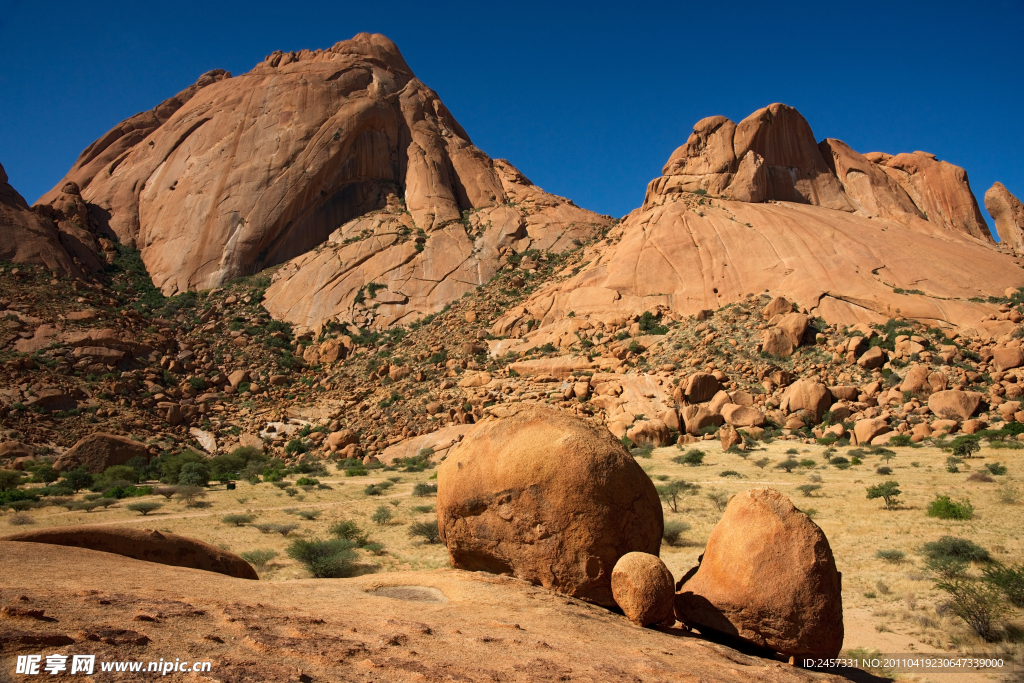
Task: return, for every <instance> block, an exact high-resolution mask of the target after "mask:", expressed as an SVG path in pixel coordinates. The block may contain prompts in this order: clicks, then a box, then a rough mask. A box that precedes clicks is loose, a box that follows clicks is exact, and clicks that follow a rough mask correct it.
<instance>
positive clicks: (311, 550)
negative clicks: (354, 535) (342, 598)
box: [285, 538, 356, 579]
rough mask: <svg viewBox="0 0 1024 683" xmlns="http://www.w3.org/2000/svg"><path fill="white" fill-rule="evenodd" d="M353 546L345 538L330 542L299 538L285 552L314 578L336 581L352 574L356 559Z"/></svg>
mask: <svg viewBox="0 0 1024 683" xmlns="http://www.w3.org/2000/svg"><path fill="white" fill-rule="evenodd" d="M353 545H354V544H353V543H352V542H351V541H348V540H345V539H343V538H334V539H331V540H328V541H323V540H320V539H311V540H305V539H301V538H297V539H295V540H294V541H292V543H291V545H289V546H288V549H287V550H286V551H285V552H287V553H288V557H290V558H292V559H294V560H298V561H299V562H301V563H302V564H303V565H305V567H306V570H307V571H309V573H310V574H312V575H313V578H316V579H336V578H340V577H343V576H348V575H349V574H351V573H352V563H353V562H354V561H355V559H356V554H355V552H353V551H352V547H353Z"/></svg>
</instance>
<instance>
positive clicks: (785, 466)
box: [775, 458, 800, 474]
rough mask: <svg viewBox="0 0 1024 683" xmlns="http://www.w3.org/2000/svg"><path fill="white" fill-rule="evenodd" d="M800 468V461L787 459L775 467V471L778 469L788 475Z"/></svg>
mask: <svg viewBox="0 0 1024 683" xmlns="http://www.w3.org/2000/svg"><path fill="white" fill-rule="evenodd" d="M799 466H800V461H799V460H797V459H796V458H786V459H785V460H783V461H782V462H780V463H778V464H777V465H775V469H777V470H785V471H786V473H787V474H788V473H789V472H792V471H793V470H795V469H796V468H797V467H799Z"/></svg>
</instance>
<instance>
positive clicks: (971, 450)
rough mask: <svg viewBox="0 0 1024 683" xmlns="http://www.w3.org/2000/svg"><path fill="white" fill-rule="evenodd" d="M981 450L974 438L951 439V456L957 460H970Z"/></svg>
mask: <svg viewBox="0 0 1024 683" xmlns="http://www.w3.org/2000/svg"><path fill="white" fill-rule="evenodd" d="M980 450H981V444H980V443H978V438H977V437H975V436H958V437H957V438H955V439H953V455H954V456H956V457H958V458H972V457H974V454H975V453H977V452H978V451H980Z"/></svg>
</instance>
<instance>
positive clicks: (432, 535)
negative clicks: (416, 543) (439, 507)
mask: <svg viewBox="0 0 1024 683" xmlns="http://www.w3.org/2000/svg"><path fill="white" fill-rule="evenodd" d="M409 536H410V537H413V538H416V537H420V538H422V539H423V541H424V542H425V543H440V542H441V532H440V531H439V530H438V528H437V519H436V518H435V519H433V520H431V521H429V522H413V523H412V524H410V525H409Z"/></svg>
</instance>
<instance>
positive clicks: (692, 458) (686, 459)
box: [672, 448, 704, 467]
mask: <svg viewBox="0 0 1024 683" xmlns="http://www.w3.org/2000/svg"><path fill="white" fill-rule="evenodd" d="M672 462H674V463H677V464H679V465H689V466H690V467H696V466H698V465H701V464H703V462H704V451H702V450H700V449H698V448H691V449H690V450H688V451H686V452H685V453H683V454H682V455H677V456H676V457H674V458H672Z"/></svg>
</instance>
